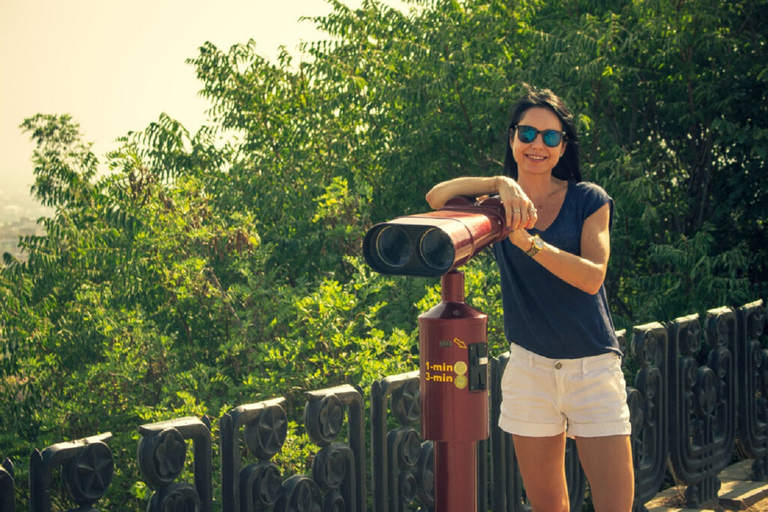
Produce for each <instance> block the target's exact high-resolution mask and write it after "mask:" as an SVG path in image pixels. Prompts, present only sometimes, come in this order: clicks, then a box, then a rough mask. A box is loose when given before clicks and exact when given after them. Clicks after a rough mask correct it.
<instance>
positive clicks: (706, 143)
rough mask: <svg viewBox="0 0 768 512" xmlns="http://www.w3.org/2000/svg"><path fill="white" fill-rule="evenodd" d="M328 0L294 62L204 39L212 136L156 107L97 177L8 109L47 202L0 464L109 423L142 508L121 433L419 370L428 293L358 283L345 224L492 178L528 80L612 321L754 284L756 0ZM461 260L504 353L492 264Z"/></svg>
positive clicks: (13, 273)
mask: <svg viewBox="0 0 768 512" xmlns="http://www.w3.org/2000/svg"><path fill="white" fill-rule="evenodd" d="M329 1H330V4H331V5H332V7H333V12H332V13H331V14H330V15H328V16H326V17H320V18H314V19H311V20H309V21H310V22H314V23H315V24H316V25H317V26H318V27H319V28H320V29H321V30H323V31H324V33H325V34H326V38H325V40H323V41H319V42H313V43H306V44H305V45H304V47H303V54H302V56H301V57H300V58H299V59H297V58H295V57H293V56H291V55H289V54H288V53H286V52H284V53H282V54H281V55H280V57H279V59H278V61H277V62H275V63H272V62H268V61H266V60H265V59H263V58H262V57H260V56H259V51H258V46H257V44H256V42H254V41H248V42H244V43H243V44H238V45H235V46H233V47H232V48H229V49H219V48H216V47H215V46H214V45H212V44H210V43H205V44H203V45H202V46H201V47H200V49H199V53H198V55H197V56H196V57H194V58H192V59H190V60H189V63H190V65H191V66H193V67H194V69H195V71H196V73H197V76H198V78H199V80H200V82H201V84H202V85H201V87H202V90H201V93H202V95H203V96H204V97H205V98H207V99H208V100H209V102H210V105H211V106H210V110H209V117H210V122H209V123H208V125H207V126H205V127H203V128H202V129H200V130H199V131H198V133H195V134H191V133H189V132H188V131H187V130H186V129H185V128H184V127H183V126H182V125H180V124H179V123H178V122H177V121H175V120H173V119H171V118H169V117H168V116H166V115H164V114H161V115H160V116H159V118H158V120H157V121H156V122H155V123H152V124H151V125H150V126H148V127H147V128H146V129H145V130H144V131H142V132H135V133H129V134H126V135H125V137H123V138H122V139H121V141H120V147H119V148H118V149H117V150H115V151H114V152H112V153H110V154H108V155H106V156H105V157H106V162H107V165H108V166H109V168H110V171H111V172H110V173H109V174H107V175H106V176H101V177H100V176H98V173H97V169H98V161H99V159H98V157H97V156H96V155H94V154H93V153H92V152H91V149H90V144H89V143H86V142H84V141H83V140H82V136H81V134H80V131H79V127H78V126H77V124H76V123H75V122H74V121H73V120H72V119H71V118H70V117H69V116H67V115H58V116H57V115H42V114H40V115H37V116H34V117H32V118H30V119H27V120H25V121H24V123H23V124H22V129H23V130H24V131H26V132H27V133H28V134H29V135H30V136H31V138H32V139H33V141H34V142H35V143H36V150H35V152H34V155H33V161H34V163H35V184H34V186H33V188H32V193H33V194H34V195H35V197H36V198H37V199H38V200H39V201H40V202H41V203H42V204H45V205H48V206H51V207H53V208H54V211H55V213H54V214H53V215H52V216H51V217H50V218H44V219H41V223H42V224H43V225H44V227H45V230H46V235H45V236H42V237H35V236H31V237H26V238H24V239H22V240H21V245H22V247H23V248H24V251H25V256H26V257H25V259H14V258H13V257H11V256H10V255H5V256H4V265H3V266H2V267H1V268H0V302H2V304H3V306H2V309H0V404H1V405H2V410H3V412H4V414H3V415H2V416H0V433H1V434H0V454H2V455H3V456H11V457H14V458H15V459H17V460H25V459H26V457H27V455H28V453H29V450H30V449H31V447H42V446H46V445H48V444H52V443H54V442H58V441H60V440H62V439H74V438H77V437H80V436H84V435H90V434H93V433H95V432H97V431H106V430H112V431H113V432H116V433H117V432H125V433H126V434H125V435H123V436H116V438H115V439H114V440H113V441H112V442H111V444H112V446H113V449H114V450H116V451H117V453H118V455H121V454H122V456H120V460H121V464H124V465H125V468H124V469H121V470H120V471H121V473H120V474H119V475H118V476H117V477H116V479H115V482H114V483H113V487H114V488H115V489H114V490H112V491H111V496H112V497H111V498H110V499H111V500H114V503H120V504H121V505H122V507H121V509H125V506H129V507H130V506H131V505H126V504H129V503H132V504H134V505H133V508H135V509H137V510H138V509H140V508H143V505H141V503H142V500H143V499H144V498H145V497H146V489H143V488H142V487H141V486H140V485H137V484H136V482H137V481H138V480H139V476H138V475H137V473H136V471H137V470H136V468H135V467H133V466H131V465H130V463H128V462H127V461H129V460H131V459H132V452H133V450H134V449H135V439H133V438H132V436H131V434H130V432H132V431H133V430H134V429H135V426H136V425H137V424H140V423H145V422H150V421H156V420H159V419H165V418H168V417H172V416H178V415H182V414H195V415H202V414H209V415H211V416H213V417H218V416H219V415H220V414H221V413H222V412H224V411H226V410H227V409H228V407H231V406H235V405H239V404H242V403H247V402H252V401H258V400H261V399H266V398H271V397H274V396H275V395H276V394H281V395H285V396H287V397H288V398H289V403H290V404H291V405H290V406H291V407H298V406H299V404H300V401H301V392H302V391H303V390H306V389H310V388H319V387H324V386H330V385H336V384H340V383H353V384H360V385H361V386H363V388H364V389H367V387H368V385H369V384H370V382H372V381H373V380H375V379H377V378H381V377H383V376H385V375H389V374H393V373H398V372H401V371H408V370H411V369H413V368H414V367H415V362H416V359H415V358H416V356H417V355H418V354H417V346H416V333H415V326H416V316H417V315H418V314H419V312H420V311H424V310H426V309H428V308H429V307H431V306H432V305H434V304H435V303H436V302H437V301H439V294H438V292H437V290H436V287H435V285H436V284H437V283H435V282H433V281H432V280H425V279H405V278H385V277H382V276H379V275H377V274H375V273H372V272H371V271H370V269H368V268H367V267H366V266H365V265H364V263H363V262H362V260H361V257H360V243H361V240H362V237H363V235H364V234H365V232H366V230H367V229H368V228H369V227H370V226H371V225H372V224H373V223H375V222H379V221H383V220H387V219H390V218H392V217H395V216H398V215H402V214H406V213H416V212H420V211H424V210H425V209H426V208H427V205H426V203H425V202H424V199H423V197H424V194H425V193H426V191H427V190H428V189H429V188H430V187H431V186H432V185H433V184H434V183H436V182H438V181H441V180H444V179H448V178H452V177H456V176H459V175H471V174H474V175H494V174H499V173H501V172H502V164H501V160H502V159H503V156H504V149H505V144H506V140H507V122H508V119H507V118H508V115H509V110H510V107H511V104H512V102H513V101H514V99H515V98H516V97H517V96H518V94H519V93H520V92H521V90H522V89H521V85H522V84H523V83H529V84H532V85H534V86H537V87H549V88H552V89H553V90H555V91H556V92H557V93H558V94H560V95H561V96H563V97H564V98H565V100H566V102H567V103H568V104H569V105H570V106H571V107H572V110H574V112H575V113H576V116H577V121H578V125H579V128H580V132H581V134H582V144H581V146H582V161H583V162H584V174H585V177H586V178H587V179H589V180H591V181H595V182H597V183H599V184H600V185H602V186H603V187H604V188H606V190H607V191H608V192H609V193H610V194H611V195H612V196H613V197H614V199H615V201H616V205H617V209H616V216H615V223H614V229H613V240H612V249H613V251H612V252H613V254H612V258H611V264H610V268H609V275H608V280H607V286H608V290H609V297H610V301H611V307H612V311H613V314H614V318H615V320H616V323H617V326H618V327H630V326H631V325H633V324H640V323H644V322H647V321H651V320H660V321H665V320H669V319H672V318H674V317H677V316H680V315H683V314H689V313H692V312H701V311H703V310H704V309H706V308H711V307H715V306H719V305H722V304H740V303H743V302H744V301H747V300H753V299H755V298H759V297H761V296H762V295H764V293H765V291H766V281H768V275H767V274H768V269H766V264H765V262H766V261H768V258H766V256H767V254H766V251H768V244H766V243H765V242H766V225H765V222H766V219H765V213H766V211H767V210H766V206H767V205H766V192H765V190H764V187H762V186H761V185H762V182H763V181H764V180H765V177H766V176H765V174H766V158H767V157H768V135H766V134H767V133H768V132H767V131H766V123H768V121H766V120H767V119H768V115H766V114H768V112H766V108H768V107H766V104H768V103H767V102H766V91H768V88H767V87H766V80H767V79H768V71H766V66H767V64H766V62H768V58H766V57H767V56H766V34H768V19H767V18H768V5H767V3H766V0H734V1H733V2H729V3H728V4H727V5H725V4H722V3H721V2H717V1H715V0H687V1H686V0H682V1H675V2H672V1H669V0H645V1H631V2H630V1H627V0H605V1H598V2H595V1H587V0H566V1H563V2H542V1H540V0H520V1H515V2H509V1H501V0H491V1H488V0H483V1H480V0H462V1H456V0H411V2H409V3H410V9H409V10H407V11H406V12H403V11H400V10H397V9H393V8H391V7H388V6H387V5H383V4H380V3H378V2H377V1H375V0H366V1H365V2H364V3H363V4H362V7H361V8H359V9H350V8H348V7H346V6H345V5H344V4H343V3H341V2H339V1H337V0H329ZM466 273H467V295H468V297H469V301H470V302H471V303H473V304H474V305H476V306H477V307H479V308H480V309H481V310H483V311H485V312H486V313H489V315H490V318H491V324H490V341H491V344H492V346H493V347H494V351H496V352H498V351H501V350H504V342H503V333H502V322H501V311H500V304H499V296H498V295H499V292H498V282H497V278H496V275H495V272H494V270H493V264H492V262H491V261H490V259H489V258H488V257H487V255H485V256H481V257H479V258H476V259H475V260H473V261H472V262H471V263H470V264H469V265H468V266H467V267H466ZM116 411H119V413H118V412H116ZM214 426H215V425H214ZM285 464H287V465H288V466H290V464H291V462H290V461H286V462H285ZM20 471H21V472H22V474H20V475H19V478H17V480H18V481H22V480H24V475H23V469H20Z"/></svg>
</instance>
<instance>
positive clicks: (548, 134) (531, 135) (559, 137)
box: [510, 124, 567, 148]
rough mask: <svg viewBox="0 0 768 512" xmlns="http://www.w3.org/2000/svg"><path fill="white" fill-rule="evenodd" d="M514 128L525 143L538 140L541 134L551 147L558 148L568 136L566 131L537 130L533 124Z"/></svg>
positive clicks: (546, 143)
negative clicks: (537, 137)
mask: <svg viewBox="0 0 768 512" xmlns="http://www.w3.org/2000/svg"><path fill="white" fill-rule="evenodd" d="M514 129H515V131H516V132H517V140H519V141H520V142H522V143H523V144H530V143H531V142H533V141H534V140H536V136H538V135H539V134H541V139H542V140H543V141H544V144H545V145H547V146H549V147H550V148H556V147H557V146H559V145H560V143H561V142H562V141H563V139H565V138H567V137H566V136H565V132H561V131H557V130H537V129H536V128H534V127H533V126H528V125H524V124H519V125H516V126H515V128H514ZM510 135H511V134H510Z"/></svg>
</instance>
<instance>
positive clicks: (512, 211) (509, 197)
mask: <svg viewBox="0 0 768 512" xmlns="http://www.w3.org/2000/svg"><path fill="white" fill-rule="evenodd" d="M499 180H500V181H499V184H498V193H499V198H500V199H501V202H502V204H504V211H505V214H506V217H507V219H506V220H507V229H508V230H515V229H529V228H532V227H534V226H535V225H536V221H537V220H538V219H539V217H538V213H537V211H536V208H535V207H534V206H533V202H532V201H531V200H530V199H528V196H527V195H526V194H525V192H523V189H522V188H521V187H520V185H519V184H518V183H517V182H516V181H515V180H513V179H512V178H509V177H500V178H499Z"/></svg>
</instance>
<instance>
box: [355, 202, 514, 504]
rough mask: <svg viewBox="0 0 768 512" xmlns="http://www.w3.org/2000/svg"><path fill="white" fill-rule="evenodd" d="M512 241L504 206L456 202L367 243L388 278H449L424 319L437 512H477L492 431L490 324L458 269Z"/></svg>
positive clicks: (427, 422)
mask: <svg viewBox="0 0 768 512" xmlns="http://www.w3.org/2000/svg"><path fill="white" fill-rule="evenodd" d="M508 234H509V231H508V229H507V226H506V223H505V215H504V206H503V205H502V203H501V201H500V200H499V199H497V198H490V199H486V200H484V201H481V202H477V201H475V200H473V199H470V198H467V197H456V198H453V199H451V200H450V201H448V203H446V205H445V206H444V207H443V208H441V209H440V210H438V211H435V212H430V213H424V214H419V215H408V216H404V217H398V218H396V219H394V220H392V221H390V222H384V223H381V224H377V225H375V226H374V227H373V228H371V230H370V231H368V233H367V234H366V236H365V239H364V241H363V254H364V255H365V259H366V261H367V262H368V264H369V265H370V266H371V268H373V269H374V270H375V271H377V272H379V273H381V274H390V275H401V276H423V277H433V276H434V277H436V276H442V279H441V284H442V301H441V302H440V304H438V305H436V306H435V307H433V308H432V309H430V310H429V311H427V312H426V313H424V314H422V315H421V316H419V359H420V361H419V367H420V376H421V382H420V387H419V390H420V394H421V435H422V437H423V438H424V439H428V440H431V441H434V447H435V487H434V493H435V503H434V510H435V512H476V511H477V508H478V507H477V501H478V500H477V496H478V489H477V442H478V441H482V440H483V439H486V438H487V437H488V431H489V425H488V423H489V416H488V343H487V324H488V322H487V318H488V317H487V316H486V315H485V314H483V313H481V312H480V311H477V310H475V309H473V308H472V307H470V306H469V305H467V304H465V303H464V274H463V273H462V272H460V271H457V270H456V269H457V268H458V267H460V266H462V265H463V264H465V263H466V262H467V261H469V260H470V259H471V258H472V257H473V256H475V255H476V254H477V253H479V252H480V251H481V250H482V249H484V248H485V247H487V246H488V245H489V244H491V243H493V242H497V241H500V240H503V239H504V238H505V237H506V236H508Z"/></svg>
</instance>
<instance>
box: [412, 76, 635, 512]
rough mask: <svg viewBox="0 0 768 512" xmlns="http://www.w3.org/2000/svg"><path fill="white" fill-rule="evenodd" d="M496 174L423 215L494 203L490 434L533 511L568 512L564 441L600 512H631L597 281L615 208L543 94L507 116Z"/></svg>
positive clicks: (448, 190)
mask: <svg viewBox="0 0 768 512" xmlns="http://www.w3.org/2000/svg"><path fill="white" fill-rule="evenodd" d="M504 170H505V174H506V175H505V176H496V177H491V178H485V177H465V178H457V179H454V180H450V181H446V182H443V183H440V184H438V185H436V186H435V187H434V188H433V189H432V190H430V191H429V193H428V194H427V201H428V202H429V204H430V206H432V208H435V209H437V208H440V207H442V206H443V205H444V204H445V202H446V201H448V199H450V198H452V197H454V196H457V195H471V196H483V195H488V194H498V195H499V197H500V198H501V201H502V203H503V204H504V208H505V211H506V217H507V226H508V227H509V228H510V229H511V232H510V235H509V237H508V238H507V239H505V240H503V241H502V242H499V243H496V244H494V245H493V246H492V250H493V254H494V256H495V258H496V261H497V263H498V265H499V271H500V275H501V290H502V302H503V307H504V329H505V335H506V338H507V340H508V341H509V342H510V347H511V348H510V353H511V357H510V360H509V363H508V364H507V368H506V370H505V372H504V376H503V379H502V394H503V397H502V398H503V400H502V405H501V417H500V420H499V426H500V427H501V428H502V429H504V430H505V431H507V432H510V433H511V434H512V435H513V439H514V446H515V453H516V456H517V462H518V466H519V468H520V473H521V475H522V477H523V484H524V486H525V491H526V494H527V496H528V499H529V501H530V503H531V505H532V507H533V510H534V511H542V512H560V511H563V512H565V511H568V510H569V503H568V491H567V485H566V479H565V470H564V467H565V441H566V436H569V437H573V438H575V440H576V446H577V448H578V452H579V458H580V460H581V465H582V467H583V468H584V472H585V473H586V475H587V479H588V480H589V484H590V490H591V495H592V502H593V504H594V506H595V510H597V511H598V512H600V511H606V512H620V511H629V510H631V508H632V500H633V496H634V475H633V469H632V454H631V447H630V439H629V434H630V431H631V428H630V423H629V410H628V408H627V405H626V390H625V388H626V385H625V382H624V377H623V374H622V371H621V362H620V357H621V352H620V351H619V345H618V340H617V338H616V334H615V331H614V327H613V322H612V320H611V317H610V313H609V311H608V304H607V300H606V295H605V288H604V286H603V281H604V279H605V273H606V268H607V265H608V255H609V252H610V227H611V222H612V216H613V201H612V200H611V198H610V197H609V196H608V195H607V194H606V193H605V191H604V190H603V189H602V188H600V187H598V186H597V185H594V184H590V183H586V182H582V181H581V172H580V170H579V161H578V137H577V134H576V129H575V124H574V121H573V116H572V114H571V113H570V112H569V110H568V109H567V107H566V106H565V105H564V104H563V102H562V101H561V100H560V99H559V98H558V97H557V96H555V95H554V94H553V93H552V92H551V91H549V90H542V91H529V92H528V93H527V94H526V95H525V96H524V97H523V98H521V99H520V100H519V101H518V102H517V103H516V104H515V106H514V108H513V113H512V121H511V123H510V126H509V143H508V146H507V157H506V162H505V166H504Z"/></svg>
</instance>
